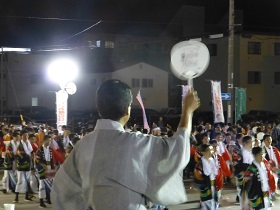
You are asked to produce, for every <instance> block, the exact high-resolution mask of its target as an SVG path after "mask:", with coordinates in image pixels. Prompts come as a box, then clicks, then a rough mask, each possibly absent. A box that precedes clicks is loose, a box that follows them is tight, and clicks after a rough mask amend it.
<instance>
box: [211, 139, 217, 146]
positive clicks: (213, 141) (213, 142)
mask: <svg viewBox="0 0 280 210" xmlns="http://www.w3.org/2000/svg"><path fill="white" fill-rule="evenodd" d="M209 143H210V145H213V144H217V143H218V142H217V141H216V140H215V139H212V140H211V141H210V142H209Z"/></svg>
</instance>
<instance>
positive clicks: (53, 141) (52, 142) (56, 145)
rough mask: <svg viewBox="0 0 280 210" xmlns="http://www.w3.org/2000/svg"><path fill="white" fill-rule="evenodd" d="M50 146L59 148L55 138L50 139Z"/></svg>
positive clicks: (55, 148)
mask: <svg viewBox="0 0 280 210" xmlns="http://www.w3.org/2000/svg"><path fill="white" fill-rule="evenodd" d="M50 147H51V148H53V149H54V150H58V149H59V146H58V144H57V142H56V140H54V139H53V140H52V141H51V143H50Z"/></svg>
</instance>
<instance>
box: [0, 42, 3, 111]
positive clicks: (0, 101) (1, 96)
mask: <svg viewBox="0 0 280 210" xmlns="http://www.w3.org/2000/svg"><path fill="white" fill-rule="evenodd" d="M0 76H1V79H0V82H1V90H0V91H1V93H0V103H1V104H0V109H1V110H0V114H1V116H2V115H3V98H4V94H3V93H4V52H3V47H2V53H1V75H0Z"/></svg>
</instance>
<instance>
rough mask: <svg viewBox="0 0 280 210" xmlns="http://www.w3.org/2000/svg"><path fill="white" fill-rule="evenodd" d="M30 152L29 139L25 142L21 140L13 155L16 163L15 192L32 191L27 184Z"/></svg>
mask: <svg viewBox="0 0 280 210" xmlns="http://www.w3.org/2000/svg"><path fill="white" fill-rule="evenodd" d="M31 153H32V146H31V144H30V142H29V140H26V142H24V141H23V140H21V141H20V143H19V145H18V148H17V153H16V155H15V156H16V164H17V184H16V188H15V192H17V193H26V192H32V190H31V188H30V184H29V176H30V167H31Z"/></svg>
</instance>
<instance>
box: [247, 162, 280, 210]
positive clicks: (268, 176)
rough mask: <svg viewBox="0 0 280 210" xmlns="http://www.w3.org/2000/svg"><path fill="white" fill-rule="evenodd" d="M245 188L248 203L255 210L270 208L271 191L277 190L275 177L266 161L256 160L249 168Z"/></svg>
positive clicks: (267, 209) (268, 209)
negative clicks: (259, 161) (272, 189)
mask: <svg viewBox="0 0 280 210" xmlns="http://www.w3.org/2000/svg"><path fill="white" fill-rule="evenodd" d="M243 184H244V190H245V192H246V194H247V197H248V204H249V205H250V207H251V208H253V209H255V210H262V209H263V210H270V209H271V208H270V199H269V194H270V193H269V192H270V190H271V188H274V190H275V180H274V177H273V175H272V173H271V171H269V170H268V169H267V166H266V165H265V163H264V162H261V163H260V164H259V163H258V162H256V161H253V163H252V164H251V165H250V166H249V167H248V168H247V170H246V172H245V174H244V179H243Z"/></svg>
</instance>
